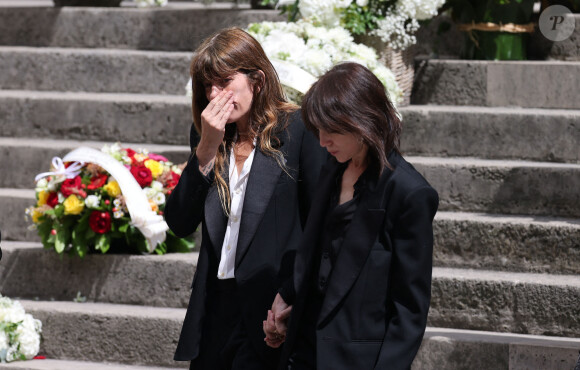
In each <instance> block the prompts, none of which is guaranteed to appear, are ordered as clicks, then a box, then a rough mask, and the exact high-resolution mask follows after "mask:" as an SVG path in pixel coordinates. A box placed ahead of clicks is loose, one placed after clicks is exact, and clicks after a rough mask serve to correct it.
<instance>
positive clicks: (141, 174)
mask: <svg viewBox="0 0 580 370" xmlns="http://www.w3.org/2000/svg"><path fill="white" fill-rule="evenodd" d="M131 174H132V175H133V177H134V178H135V180H137V182H138V183H139V185H140V186H141V187H142V188H144V187H146V186H149V185H151V181H153V175H151V170H150V169H149V168H147V167H145V166H144V165H139V166H131Z"/></svg>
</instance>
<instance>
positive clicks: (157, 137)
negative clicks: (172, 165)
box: [0, 90, 580, 163]
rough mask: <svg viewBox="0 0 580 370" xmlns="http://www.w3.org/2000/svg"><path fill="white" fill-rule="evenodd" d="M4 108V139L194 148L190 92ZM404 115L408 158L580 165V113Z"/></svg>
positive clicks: (5, 96)
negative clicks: (176, 145)
mask: <svg viewBox="0 0 580 370" xmlns="http://www.w3.org/2000/svg"><path fill="white" fill-rule="evenodd" d="M0 107H2V112H1V113H0V118H1V119H2V122H3V123H4V124H3V125H2V127H0V136H5V137H42V138H53V139H62V138H66V139H73V140H96V141H116V140H120V141H139V142H148V143H159V144H180V145H188V144H189V136H188V132H189V127H190V124H191V102H190V101H189V98H187V97H186V96H185V90H183V94H182V95H181V96H179V95H155V94H126V93H125V94H124V93H87V92H55V91H22V90H0ZM400 112H401V114H402V116H403V127H404V129H403V139H402V148H403V151H404V152H405V153H406V154H408V155H422V156H473V157H482V158H489V159H525V160H536V161H550V162H570V163H579V162H580V147H579V146H578V145H577V143H578V142H580V124H579V122H580V110H566V109H523V108H491V107H463V106H433V105H411V106H406V107H401V108H400ZM530 143H533V145H532V144H530ZM555 143H557V145H556V144H555Z"/></svg>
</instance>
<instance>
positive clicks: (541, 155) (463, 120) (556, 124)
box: [16, 105, 580, 163]
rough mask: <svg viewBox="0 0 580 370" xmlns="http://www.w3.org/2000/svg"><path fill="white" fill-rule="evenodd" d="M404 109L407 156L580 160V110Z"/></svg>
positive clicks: (553, 160) (457, 107)
mask: <svg viewBox="0 0 580 370" xmlns="http://www.w3.org/2000/svg"><path fill="white" fill-rule="evenodd" d="M399 111H400V112H401V114H402V115H403V135H402V149H403V152H404V153H406V154H407V155H421V156H435V157H441V156H443V157H447V156H449V157H479V158H488V159H523V160H533V161H549V162H571V163H580V145H578V143H580V124H579V123H580V110H570V109H534V108H504V107H476V106H437V105H410V106H406V107H401V108H399ZM16 126H18V125H16Z"/></svg>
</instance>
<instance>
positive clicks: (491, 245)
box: [0, 212, 580, 307]
mask: <svg viewBox="0 0 580 370" xmlns="http://www.w3.org/2000/svg"><path fill="white" fill-rule="evenodd" d="M10 231H11V230H10V229H3V236H4V234H5V233H6V232H7V235H8V237H10V235H11V232H10ZM194 236H195V240H196V245H198V246H199V245H200V242H201V236H200V234H199V232H197V233H196V234H194ZM434 238H435V244H434V253H433V260H434V265H435V266H436V267H443V268H449V267H452V268H464V269H483V270H494V271H504V272H525V273H549V274H556V275H573V274H576V275H578V274H580V220H572V219H555V218H538V217H529V216H519V217H518V216H507V215H488V214H471V213H453V212H438V213H437V215H436V217H435V221H434ZM2 249H3V251H4V257H3V262H2V264H0V291H2V292H4V293H5V294H7V295H9V296H16V297H22V298H27V299H33V298H35V299H43V300H69V301H70V300H73V299H75V298H76V297H77V295H79V296H81V297H84V298H85V299H87V300H89V301H96V302H110V303H124V304H139V305H150V306H162V307H185V306H186V304H187V300H188V298H189V285H190V284H191V279H192V277H193V273H194V271H195V266H196V263H197V253H196V252H195V253H191V254H189V253H188V254H167V255H164V256H157V255H150V256H126V255H110V254H107V255H98V254H97V255H89V256H86V257H85V258H84V259H79V258H76V257H68V256H64V257H62V258H61V257H59V256H57V255H56V253H54V252H53V251H49V250H44V249H43V248H42V245H41V244H40V243H39V242H28V241H20V242H15V241H10V240H7V239H6V238H5V240H4V242H3V243H2ZM31 276H33V277H34V279H33V280H34V284H31V283H30V282H31V281H30V277H31ZM119 285H130V286H132V287H135V289H134V292H133V291H132V292H125V291H120V290H119V289H118V287H119Z"/></svg>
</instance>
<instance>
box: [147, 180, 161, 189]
mask: <svg viewBox="0 0 580 370" xmlns="http://www.w3.org/2000/svg"><path fill="white" fill-rule="evenodd" d="M150 186H151V188H152V189H155V190H156V191H161V190H163V184H162V183H160V182H159V181H153V182H151V185H150Z"/></svg>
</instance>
